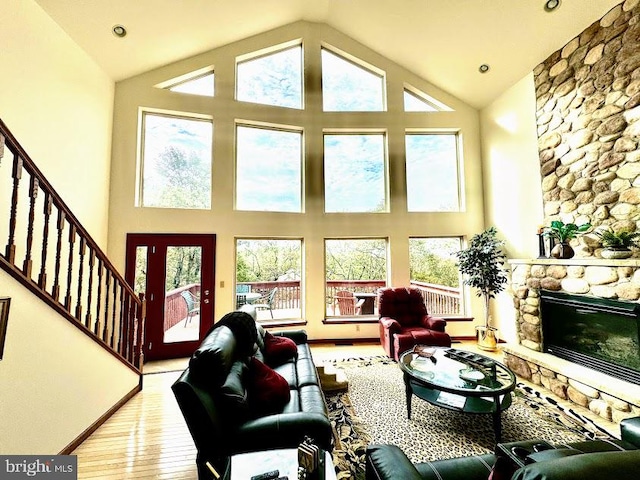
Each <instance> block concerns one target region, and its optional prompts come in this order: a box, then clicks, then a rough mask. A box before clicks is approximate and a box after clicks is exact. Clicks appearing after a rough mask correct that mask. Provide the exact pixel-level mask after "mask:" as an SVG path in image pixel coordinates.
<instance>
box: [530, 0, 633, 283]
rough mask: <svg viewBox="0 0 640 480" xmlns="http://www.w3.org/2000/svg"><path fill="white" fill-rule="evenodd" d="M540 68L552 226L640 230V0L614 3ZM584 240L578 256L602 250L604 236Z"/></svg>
mask: <svg viewBox="0 0 640 480" xmlns="http://www.w3.org/2000/svg"><path fill="white" fill-rule="evenodd" d="M533 73H534V81H535V88H536V99H537V103H536V109H537V111H536V118H537V125H538V148H539V155H540V169H541V175H542V190H543V201H544V214H545V220H544V223H545V225H549V223H550V222H551V220H562V221H564V222H565V223H569V222H573V223H577V224H582V223H587V222H589V223H591V224H592V225H594V226H598V225H610V226H612V227H613V228H614V229H618V230H621V229H626V230H632V229H635V228H636V223H637V222H638V220H640V146H639V140H640V0H626V1H624V2H622V3H621V4H620V5H618V6H616V7H614V8H612V9H611V10H610V11H609V12H608V13H607V14H606V15H605V16H604V17H602V19H600V20H599V21H597V22H595V23H593V24H592V25H591V26H590V27H588V28H587V29H586V30H584V31H583V32H582V33H581V34H580V35H578V36H577V37H575V38H574V39H572V40H571V41H570V42H569V43H567V44H566V45H565V46H564V47H563V48H562V49H560V50H558V51H557V52H555V53H553V54H552V55H551V56H550V57H549V58H547V60H545V61H544V62H543V63H541V64H540V65H538V66H537V67H536V68H535V69H534V72H533ZM584 239H585V242H575V245H574V247H575V248H576V255H577V256H579V257H589V256H594V255H598V250H597V247H598V246H599V244H598V243H597V241H596V239H595V238H590V237H588V236H585V237H584ZM578 243H580V245H578ZM552 278H553V277H552Z"/></svg>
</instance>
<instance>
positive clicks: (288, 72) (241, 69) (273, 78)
mask: <svg viewBox="0 0 640 480" xmlns="http://www.w3.org/2000/svg"><path fill="white" fill-rule="evenodd" d="M237 70H238V82H237V98H238V100H240V101H243V102H253V103H262V104H265V105H275V106H277V107H289V108H302V45H297V46H295V47H293V48H288V49H286V50H281V51H279V52H276V53H272V54H270V55H264V56H262V57H258V58H252V59H250V60H245V61H242V62H238V66H237Z"/></svg>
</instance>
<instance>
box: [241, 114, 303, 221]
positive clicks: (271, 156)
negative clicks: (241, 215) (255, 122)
mask: <svg viewBox="0 0 640 480" xmlns="http://www.w3.org/2000/svg"><path fill="white" fill-rule="evenodd" d="M236 209H238V210H253V211H270V212H301V211H302V133H301V132H294V131H287V130H276V129H269V128H257V127H249V126H242V125H238V127H237V152H236Z"/></svg>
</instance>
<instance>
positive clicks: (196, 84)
mask: <svg viewBox="0 0 640 480" xmlns="http://www.w3.org/2000/svg"><path fill="white" fill-rule="evenodd" d="M168 88H169V90H171V91H172V92H178V93H190V94H193V95H204V96H206V97H213V95H214V76H213V72H209V73H207V74H205V75H201V76H198V77H196V78H191V79H189V80H185V81H183V82H180V83H177V84H175V85H172V86H171V87H168Z"/></svg>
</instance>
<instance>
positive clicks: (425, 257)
mask: <svg viewBox="0 0 640 480" xmlns="http://www.w3.org/2000/svg"><path fill="white" fill-rule="evenodd" d="M461 245H462V243H461V239H460V238H459V237H441V238H410V239H409V270H410V276H411V277H410V279H411V286H413V287H417V288H418V289H419V290H420V291H421V292H422V295H423V297H424V298H425V300H426V304H427V310H428V311H429V313H431V314H433V315H462V312H463V308H462V290H461V288H460V272H459V270H458V267H457V264H456V257H455V256H454V253H455V252H457V251H460V250H461V248H462V246H461Z"/></svg>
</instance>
